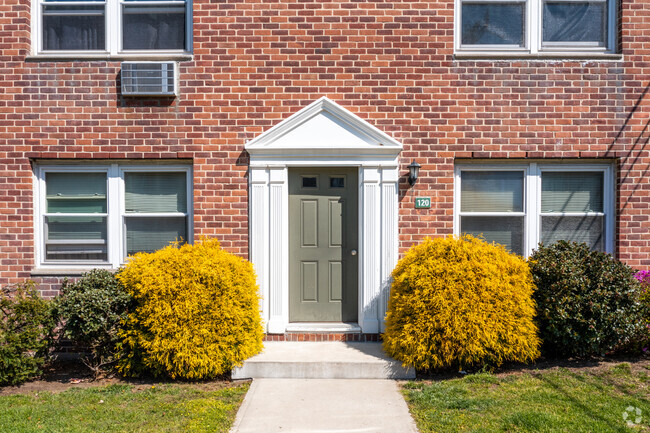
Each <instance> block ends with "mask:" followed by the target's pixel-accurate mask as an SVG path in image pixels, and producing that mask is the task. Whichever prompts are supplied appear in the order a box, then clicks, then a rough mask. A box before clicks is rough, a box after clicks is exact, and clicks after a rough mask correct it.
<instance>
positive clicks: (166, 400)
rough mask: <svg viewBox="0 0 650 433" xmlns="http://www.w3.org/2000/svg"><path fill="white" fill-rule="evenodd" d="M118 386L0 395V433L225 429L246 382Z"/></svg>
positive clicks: (236, 407)
mask: <svg viewBox="0 0 650 433" xmlns="http://www.w3.org/2000/svg"><path fill="white" fill-rule="evenodd" d="M204 388H205V387H201V385H191V384H156V385H151V386H147V387H144V388H143V387H142V386H139V387H138V386H135V385H127V384H119V385H109V386H102V387H92V388H87V389H79V388H73V389H69V390H67V391H64V392H60V393H50V392H45V393H31V394H28V395H8V396H0V431H3V432H12V433H23V432H66V433H76V432H154V431H155V432H227V431H228V430H229V429H230V426H231V424H232V422H233V420H234V418H235V414H236V413H237V409H238V408H239V405H240V404H241V401H242V399H243V397H244V395H245V394H246V391H247V390H248V384H240V385H233V386H231V387H227V388H222V389H218V390H206V389H204Z"/></svg>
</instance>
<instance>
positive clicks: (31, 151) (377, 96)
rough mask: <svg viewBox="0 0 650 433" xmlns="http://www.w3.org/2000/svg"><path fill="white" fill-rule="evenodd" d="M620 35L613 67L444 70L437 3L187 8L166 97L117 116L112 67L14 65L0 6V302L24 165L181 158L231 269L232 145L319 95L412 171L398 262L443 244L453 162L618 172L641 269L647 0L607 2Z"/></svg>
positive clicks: (624, 238)
mask: <svg viewBox="0 0 650 433" xmlns="http://www.w3.org/2000/svg"><path fill="white" fill-rule="evenodd" d="M620 35H621V52H622V60H620V61H616V60H599V61H596V60H589V61H579V60H572V61H561V60H544V61H542V60H511V61H510V60H509V61H495V60H483V61H475V60H455V59H454V58H453V1H451V0H443V1H435V2H434V1H399V0H394V1H389V0H385V1H365V0H364V1H349V0H341V1H327V0H325V1H324V0H318V1H305V0H287V1H283V2H268V1H261V0H246V1H244V0H240V1H232V0H224V1H219V2H215V1H212V0H194V58H193V60H191V61H183V62H181V63H180V96H179V97H177V98H175V99H173V100H165V99H160V100H155V99H153V100H140V99H134V100H129V99H123V98H121V97H120V96H119V94H118V87H117V77H118V73H119V69H120V64H119V62H118V61H111V62H107V61H77V62H70V61H60V62H53V61H43V62H39V61H34V60H29V59H27V60H26V56H28V55H29V53H30V47H31V42H30V1H29V0H4V1H3V2H1V4H0V48H1V53H0V285H4V284H7V283H10V282H14V281H18V280H22V279H26V278H30V272H31V270H32V268H33V261H34V259H33V249H34V242H33V209H32V200H33V191H32V178H31V176H32V170H31V165H30V161H33V160H39V159H48V158H69V159H109V158H110V159H158V158H165V159H169V158H171V159H173V158H183V159H191V160H192V161H193V166H194V180H195V187H194V196H195V200H194V212H195V213H194V219H195V221H194V222H195V236H200V235H207V236H217V237H218V238H219V239H220V240H221V241H222V244H223V245H224V246H225V247H226V248H227V249H228V250H230V251H234V252H236V253H238V254H241V255H243V256H246V255H247V254H248V223H247V207H248V204H247V201H248V195H247V194H248V191H247V178H246V171H247V165H248V160H247V155H246V153H245V152H244V144H245V143H246V142H247V141H248V140H250V139H252V138H253V137H255V136H257V135H258V134H260V133H261V132H263V131H265V130H267V129H268V128H270V127H271V126H273V125H274V124H276V123H278V122H279V121H281V120H282V119H285V118H286V117H288V116H289V115H290V114H292V113H294V112H296V111H298V110H299V109H300V108H303V107H304V106H306V105H307V104H309V103H310V102H312V101H314V100H315V99H317V98H319V97H321V96H328V97H329V98H331V99H333V100H334V101H336V102H338V103H339V104H341V105H342V106H344V107H345V108H347V109H349V110H351V111H352V112H354V113H356V114H358V115H359V116H360V117H362V118H363V119H366V120H368V121H369V122H370V123H372V124H374V125H375V126H377V127H378V128H380V129H382V130H383V131H385V132H386V133H388V134H390V135H392V136H393V137H395V138H396V139H398V140H399V141H401V142H402V143H403V144H404V151H403V153H402V159H401V161H402V173H403V174H404V175H405V174H406V168H405V167H406V165H408V163H410V161H411V159H413V158H415V159H417V161H418V162H419V163H420V164H422V166H423V167H422V170H421V174H420V181H419V182H418V184H417V185H416V186H415V188H414V189H415V191H412V190H410V189H408V188H407V183H406V178H405V176H403V177H402V183H401V198H404V196H405V195H407V196H408V197H409V199H407V200H402V205H401V210H400V241H401V250H402V251H403V250H405V249H406V248H407V247H408V246H409V245H411V244H412V243H413V242H417V241H418V240H420V239H421V238H423V237H424V236H435V235H444V234H448V233H451V231H452V214H453V203H452V190H453V176H452V174H453V166H454V161H455V160H456V159H458V158H615V159H616V160H617V162H618V170H619V176H618V185H617V191H616V194H617V207H618V212H619V214H620V215H619V220H618V221H619V222H618V224H617V241H616V248H617V254H618V257H620V258H621V259H622V260H625V261H626V262H627V263H629V264H631V265H633V266H636V267H641V268H648V267H650V237H649V236H648V230H649V228H650V209H649V207H650V199H649V198H648V195H649V194H650V182H649V180H648V179H649V177H648V176H647V170H648V167H649V165H650V155H649V154H648V151H647V149H646V147H647V144H648V143H647V142H648V140H649V139H650V131H648V119H649V113H650V95H648V94H647V93H648V85H649V84H648V77H649V76H650V75H649V74H648V73H649V72H650V63H649V62H650V57H649V56H650V2H649V1H648V0H641V1H634V2H633V1H631V0H623V1H622V5H621V23H620ZM424 191H427V192H426V194H427V195H429V196H431V197H432V199H433V203H432V208H431V209H430V210H415V209H413V208H412V200H411V197H412V195H413V194H414V193H422V192H424ZM407 202H408V205H407ZM42 282H43V283H44V289H47V288H52V289H55V288H56V285H57V283H58V279H57V278H46V279H43V280H42ZM46 294H51V293H49V292H48V293H46Z"/></svg>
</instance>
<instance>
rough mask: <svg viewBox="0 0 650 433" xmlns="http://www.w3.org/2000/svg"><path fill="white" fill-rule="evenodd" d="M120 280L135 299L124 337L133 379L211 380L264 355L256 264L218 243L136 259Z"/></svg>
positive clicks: (122, 365) (123, 366)
mask: <svg viewBox="0 0 650 433" xmlns="http://www.w3.org/2000/svg"><path fill="white" fill-rule="evenodd" d="M117 278H118V279H119V281H120V282H121V283H122V284H123V285H124V287H125V288H126V290H127V291H128V292H129V293H130V294H131V295H132V296H133V298H134V300H135V307H134V308H133V309H132V312H131V313H130V314H129V315H128V317H127V319H126V322H125V323H124V326H123V329H122V331H121V333H120V337H121V345H120V352H119V355H118V356H119V360H118V370H119V371H120V372H121V373H123V374H125V375H127V376H138V375H140V374H143V373H147V374H153V375H156V376H168V377H171V378H182V379H193V380H196V379H208V378H213V377H215V376H218V375H221V374H224V373H227V372H229V371H230V370H231V369H232V367H233V366H234V365H241V363H242V362H243V360H245V359H246V358H249V357H251V356H253V355H255V354H257V353H259V352H260V350H261V349H262V338H263V331H262V325H261V318H260V307H259V294H258V286H257V283H256V280H255V273H254V271H253V266H252V265H251V264H250V262H248V261H246V260H244V259H242V258H240V257H237V256H235V255H233V254H230V253H227V252H225V251H223V250H222V249H221V248H220V247H219V242H218V241H216V240H207V239H206V240H203V241H202V242H199V243H197V244H195V245H188V244H186V245H182V246H179V245H170V246H168V247H166V248H163V249H162V250H159V251H156V252H154V253H150V254H147V253H139V254H136V255H134V256H133V257H132V258H131V259H130V261H129V262H128V263H127V264H126V266H125V267H124V268H123V269H122V270H121V271H120V272H119V273H118V275H117Z"/></svg>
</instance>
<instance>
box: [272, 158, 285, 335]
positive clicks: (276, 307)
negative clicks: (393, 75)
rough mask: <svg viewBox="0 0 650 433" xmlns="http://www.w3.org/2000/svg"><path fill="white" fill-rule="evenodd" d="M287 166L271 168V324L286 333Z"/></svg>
mask: <svg viewBox="0 0 650 433" xmlns="http://www.w3.org/2000/svg"><path fill="white" fill-rule="evenodd" d="M287 184H288V170H287V168H286V167H272V168H270V169H269V249H268V254H269V271H268V275H269V322H268V323H269V324H268V328H267V331H268V332H269V333H271V334H277V333H284V331H285V329H286V325H287V323H288V322H289V215H288V209H289V205H288V202H289V193H288V187H287Z"/></svg>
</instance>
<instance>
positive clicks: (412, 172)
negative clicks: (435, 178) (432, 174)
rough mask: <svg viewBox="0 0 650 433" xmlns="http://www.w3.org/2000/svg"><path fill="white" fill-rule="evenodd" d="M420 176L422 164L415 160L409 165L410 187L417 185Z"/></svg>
mask: <svg viewBox="0 0 650 433" xmlns="http://www.w3.org/2000/svg"><path fill="white" fill-rule="evenodd" d="M418 174H420V164H418V163H417V162H415V160H413V162H412V163H411V164H410V165H409V185H411V186H413V185H415V182H417V181H418Z"/></svg>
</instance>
